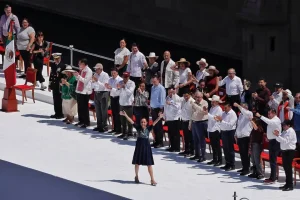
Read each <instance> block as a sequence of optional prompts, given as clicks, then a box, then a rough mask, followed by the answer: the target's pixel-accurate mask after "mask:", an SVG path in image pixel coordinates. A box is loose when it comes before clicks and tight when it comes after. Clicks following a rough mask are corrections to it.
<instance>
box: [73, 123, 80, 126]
mask: <svg viewBox="0 0 300 200" xmlns="http://www.w3.org/2000/svg"><path fill="white" fill-rule="evenodd" d="M74 126H82V123H81V122H78V123H76V124H74Z"/></svg>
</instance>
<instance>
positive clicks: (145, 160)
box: [120, 111, 163, 186]
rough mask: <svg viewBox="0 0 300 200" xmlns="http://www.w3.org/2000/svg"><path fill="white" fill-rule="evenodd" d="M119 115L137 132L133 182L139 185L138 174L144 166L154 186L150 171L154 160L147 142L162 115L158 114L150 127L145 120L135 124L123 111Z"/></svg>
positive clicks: (133, 160)
mask: <svg viewBox="0 0 300 200" xmlns="http://www.w3.org/2000/svg"><path fill="white" fill-rule="evenodd" d="M120 115H122V116H124V117H126V119H127V120H128V121H129V122H130V123H131V124H133V127H134V128H135V129H136V131H137V141H136V145H135V150H134V154H133V159H132V164H133V165H135V178H134V180H135V182H136V183H139V176H138V173H139V167H140V165H146V166H147V167H148V172H149V174H150V177H151V185H153V186H156V184H157V183H156V182H155V180H154V176H153V169H152V165H154V160H153V156H152V150H151V146H150V142H149V134H150V132H151V131H152V128H153V126H155V124H156V123H157V122H159V120H161V119H162V118H163V114H162V113H159V117H158V118H157V119H156V120H155V121H154V122H153V125H151V126H147V124H148V122H147V120H146V119H145V118H142V119H141V121H140V124H135V123H134V121H133V120H132V119H131V118H130V117H128V115H127V114H126V112H125V111H121V112H120Z"/></svg>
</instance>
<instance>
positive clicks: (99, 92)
mask: <svg viewBox="0 0 300 200" xmlns="http://www.w3.org/2000/svg"><path fill="white" fill-rule="evenodd" d="M104 92H108V91H95V93H104Z"/></svg>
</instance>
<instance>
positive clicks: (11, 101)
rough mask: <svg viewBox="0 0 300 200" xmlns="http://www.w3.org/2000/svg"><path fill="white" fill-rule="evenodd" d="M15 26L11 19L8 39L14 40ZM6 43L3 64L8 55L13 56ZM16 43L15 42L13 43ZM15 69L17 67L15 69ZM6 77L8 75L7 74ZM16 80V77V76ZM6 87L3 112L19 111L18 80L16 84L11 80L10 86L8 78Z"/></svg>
mask: <svg viewBox="0 0 300 200" xmlns="http://www.w3.org/2000/svg"><path fill="white" fill-rule="evenodd" d="M13 27H14V21H13V20H10V24H9V30H8V38H7V40H6V42H7V41H14V38H13ZM4 45H5V54H4V60H3V66H4V64H5V62H7V60H6V59H5V58H6V57H7V56H11V54H10V53H11V52H9V49H8V48H7V44H4ZM13 45H14V44H13ZM13 50H14V51H13V53H14V58H16V57H15V55H16V49H15V47H14V46H13ZM15 62H16V59H15V60H14V66H13V67H16V63H15ZM14 70H15V69H14ZM4 73H5V72H4ZM14 76H16V74H15V73H14ZM5 78H6V76H5ZM14 78H15V80H16V77H14ZM5 82H6V87H5V89H4V95H3V98H2V111H3V112H17V111H18V101H17V98H16V90H15V88H14V85H15V83H16V81H14V84H13V85H12V84H11V81H10V82H9V84H10V85H9V86H8V85H7V82H8V80H7V79H6V81H5Z"/></svg>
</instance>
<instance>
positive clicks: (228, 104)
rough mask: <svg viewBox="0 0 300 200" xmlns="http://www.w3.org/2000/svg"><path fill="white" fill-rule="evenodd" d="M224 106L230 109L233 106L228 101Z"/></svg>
mask: <svg viewBox="0 0 300 200" xmlns="http://www.w3.org/2000/svg"><path fill="white" fill-rule="evenodd" d="M224 106H229V107H230V108H231V107H232V106H231V103H230V102H228V101H227V102H225V103H224Z"/></svg>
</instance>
